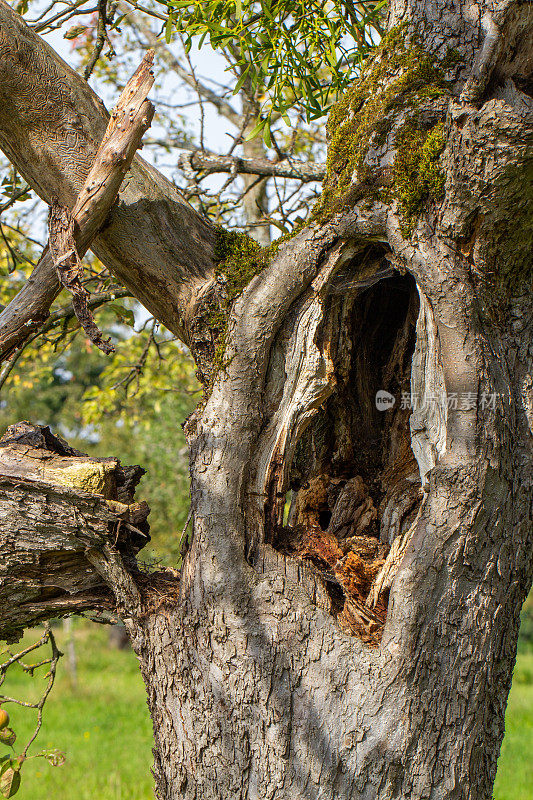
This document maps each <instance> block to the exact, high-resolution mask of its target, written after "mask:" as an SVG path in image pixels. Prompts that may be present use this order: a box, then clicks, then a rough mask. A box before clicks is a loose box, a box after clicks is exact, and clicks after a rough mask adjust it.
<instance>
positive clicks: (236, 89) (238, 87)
mask: <svg viewBox="0 0 533 800" xmlns="http://www.w3.org/2000/svg"><path fill="white" fill-rule="evenodd" d="M249 69H250V67H249V66H248V67H246V69H245V70H244V72H243V73H242V75H241V77H240V78H239V80H238V81H237V84H236V86H235V89H234V90H233V94H237V92H240V90H241V89H242V85H243V83H244V81H245V80H246V76H247V75H248V70H249Z"/></svg>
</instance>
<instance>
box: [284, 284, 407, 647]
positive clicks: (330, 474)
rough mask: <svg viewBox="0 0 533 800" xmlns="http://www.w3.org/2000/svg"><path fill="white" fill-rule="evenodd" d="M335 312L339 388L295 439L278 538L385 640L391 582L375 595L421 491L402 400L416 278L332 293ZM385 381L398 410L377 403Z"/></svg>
mask: <svg viewBox="0 0 533 800" xmlns="http://www.w3.org/2000/svg"><path fill="white" fill-rule="evenodd" d="M326 314H327V315H328V316H329V320H328V327H329V330H336V331H337V332H338V338H337V340H336V341H331V342H329V347H330V350H331V352H332V354H333V361H334V365H335V390H334V392H333V393H332V395H331V397H330V398H329V399H328V400H327V402H326V403H325V404H324V406H323V407H322V408H321V409H320V411H319V413H318V414H317V415H316V416H315V418H314V420H313V421H312V423H311V424H310V425H309V427H308V428H307V429H306V431H305V432H304V434H303V436H302V437H301V439H300V441H299V442H298V444H297V446H296V450H295V455H294V458H293V462H292V465H291V470H290V489H291V493H292V497H291V500H290V510H289V512H288V518H287V522H286V524H283V519H279V518H278V523H277V526H276V528H275V530H274V531H272V534H271V535H272V538H271V544H272V545H273V547H274V548H275V549H276V550H278V551H280V552H281V553H283V554H284V555H285V556H290V557H292V558H296V559H298V560H302V561H304V562H306V563H307V564H308V565H310V567H311V569H312V570H313V572H315V574H316V575H318V576H320V577H321V578H322V580H323V581H324V585H325V587H326V588H327V590H328V592H329V594H330V597H331V611H332V613H334V614H336V615H337V619H338V622H339V624H340V625H341V627H342V628H343V629H344V630H345V631H346V632H348V633H351V634H353V635H356V636H358V637H359V638H361V639H362V640H363V641H365V642H367V643H369V644H377V643H378V642H379V640H380V637H381V633H382V631H383V626H384V623H385V617H386V613H387V601H388V591H385V592H383V593H382V594H381V595H380V596H379V598H378V600H377V603H376V604H375V607H373V608H370V607H368V606H367V605H366V600H367V598H368V596H369V593H370V590H371V588H372V585H373V583H374V581H375V579H376V577H377V575H378V573H379V572H380V570H381V568H382V566H383V564H384V562H385V558H386V556H387V553H388V552H389V549H390V546H391V544H392V542H393V541H394V540H395V539H396V537H397V536H399V535H401V534H402V533H403V532H404V531H405V530H406V529H407V528H408V527H409V525H410V524H411V523H412V521H413V519H414V518H415V516H416V513H417V510H418V508H419V506H420V501H421V498H422V493H421V486H420V475H419V470H418V465H417V462H416V460H415V458H414V455H413V452H412V449H411V446H410V441H411V439H410V429H409V416H410V409H409V407H408V406H407V404H405V403H403V404H402V402H401V401H402V393H409V392H410V373H411V358H412V354H413V351H414V346H415V328H416V320H417V315H418V297H417V292H416V286H415V284H414V281H413V280H412V279H411V278H410V277H409V276H401V275H395V276H394V277H392V278H390V279H387V280H383V281H380V282H379V283H378V284H376V285H375V286H373V287H371V288H369V289H368V290H367V291H365V292H363V293H362V294H361V293H360V294H358V295H356V296H353V295H351V296H350V294H349V293H347V294H346V295H344V296H342V295H339V294H338V293H332V295H331V297H330V299H329V303H328V307H327V309H326ZM379 390H383V391H386V392H388V393H390V394H391V395H393V397H394V398H395V403H394V406H393V407H392V408H390V409H389V410H386V411H382V410H379V409H378V408H377V407H376V393H377V392H378V391H379ZM404 397H405V394H404ZM402 406H403V407H402Z"/></svg>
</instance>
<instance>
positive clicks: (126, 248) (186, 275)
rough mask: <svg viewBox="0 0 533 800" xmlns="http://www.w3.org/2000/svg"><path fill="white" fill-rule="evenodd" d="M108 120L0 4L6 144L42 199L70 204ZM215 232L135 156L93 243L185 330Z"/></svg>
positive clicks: (123, 278)
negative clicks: (103, 224)
mask: <svg viewBox="0 0 533 800" xmlns="http://www.w3.org/2000/svg"><path fill="white" fill-rule="evenodd" d="M21 53H23V54H24V58H21V57H20V54H21ZM108 121H109V114H108V113H107V111H106V109H105V107H104V104H103V103H102V101H101V100H100V99H99V98H98V96H97V95H96V94H95V93H94V91H93V90H92V89H91V87H90V86H89V85H88V84H87V82H86V81H85V80H84V79H83V77H82V76H81V75H78V74H77V73H76V72H74V70H73V69H71V68H70V67H69V66H68V64H66V63H65V62H64V61H63V60H62V59H61V58H60V57H59V56H58V55H57V53H55V52H54V51H53V50H52V48H51V47H50V46H49V45H48V44H47V43H46V42H45V41H44V40H43V39H41V37H40V36H38V35H37V34H36V33H35V31H34V30H31V29H30V28H29V27H28V25H27V24H26V23H25V22H24V20H23V19H22V17H21V16H20V15H19V14H17V13H16V11H14V10H13V8H11V7H10V6H9V5H8V4H7V3H6V2H5V0H0V149H1V150H3V152H4V153H5V155H6V156H7V158H8V159H9V160H10V161H11V163H12V164H13V165H14V166H15V167H16V169H17V171H18V173H19V174H20V175H22V176H23V178H24V179H25V180H26V182H27V183H28V184H29V185H30V186H31V187H32V189H34V191H36V192H37V194H38V195H39V196H40V197H41V198H42V199H43V200H44V201H45V202H47V203H48V204H50V202H51V200H52V198H53V197H56V198H57V199H58V200H59V202H60V203H61V204H62V205H63V206H66V207H68V208H70V209H73V207H74V204H75V202H76V199H77V197H78V196H79V194H80V192H81V190H82V189H83V186H84V184H85V181H86V178H87V174H88V172H89V170H90V168H91V166H92V165H93V163H94V159H95V157H96V153H97V151H98V148H99V146H100V143H101V141H102V138H103V136H104V134H105V131H106V127H107V124H108ZM216 237H217V229H216V227H215V226H214V225H213V224H212V223H210V222H209V220H208V219H207V218H206V217H205V216H202V215H201V214H200V213H198V212H197V211H195V210H194V209H193V208H192V207H191V206H190V205H189V203H187V202H186V201H185V200H184V198H183V197H182V196H181V195H180V193H179V192H178V190H177V189H176V187H175V186H174V185H173V184H172V183H171V182H170V181H169V180H167V179H166V178H165V177H164V176H163V175H161V173H160V172H158V170H157V169H156V168H155V167H153V166H152V165H150V164H147V163H146V162H145V161H143V159H142V158H141V157H140V156H139V155H136V156H135V157H134V159H133V162H132V165H131V169H130V171H129V173H128V177H127V179H126V180H125V181H124V182H123V184H122V186H121V188H120V192H119V196H118V200H117V203H115V204H114V205H113V207H112V208H111V211H110V213H109V215H108V217H107V219H106V224H105V226H104V227H102V228H101V229H100V230H99V232H98V234H97V235H96V237H95V238H94V239H93V241H92V242H91V245H90V247H91V250H92V252H93V253H94V254H95V255H96V256H98V258H99V259H100V260H101V261H102V263H103V264H105V266H106V267H107V268H108V269H109V270H110V272H111V273H112V274H113V275H114V276H115V277H116V278H117V281H118V282H119V283H120V284H121V285H123V286H125V287H126V288H127V289H129V290H130V291H131V292H132V294H133V295H134V296H135V297H137V298H138V299H139V300H140V302H141V303H142V304H143V305H144V306H145V307H146V308H147V309H148V310H149V311H150V312H151V313H152V314H153V316H155V317H156V318H157V319H158V320H159V321H160V322H162V323H163V324H164V325H165V326H166V327H167V328H168V329H169V330H170V331H172V333H174V334H175V335H176V336H184V331H185V324H186V322H187V321H188V320H189V319H191V318H193V317H194V315H195V314H196V311H197V301H198V297H200V296H202V293H203V292H204V291H205V287H206V286H208V285H210V284H211V282H212V281H213V278H214V270H215V255H214V249H215V243H216ZM37 277H39V275H37ZM55 280H56V279H55V275H54V281H55ZM53 288H54V287H52V289H51V290H50V291H51V292H52V293H53ZM27 299H28V301H31V300H32V295H31V293H30V296H29V298H27Z"/></svg>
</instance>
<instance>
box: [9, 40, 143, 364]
mask: <svg viewBox="0 0 533 800" xmlns="http://www.w3.org/2000/svg"><path fill="white" fill-rule="evenodd" d="M152 64H153V51H149V52H148V53H147V54H146V55H145V57H144V59H143V61H142V63H141V65H140V66H139V68H138V69H137V71H136V72H135V74H134V75H133V76H132V77H131V79H130V80H129V82H128V84H127V85H126V87H125V89H124V91H123V92H122V94H121V96H120V98H119V101H118V103H117V105H116V107H115V109H114V111H113V113H112V115H111V119H110V121H109V124H108V127H107V131H106V133H105V136H104V138H103V140H102V142H101V144H100V147H99V148H98V152H97V154H96V158H95V160H94V163H93V166H92V168H91V170H90V171H89V174H88V176H87V179H86V181H85V185H84V186H83V188H82V190H81V192H80V193H79V195H78V199H77V200H76V203H75V205H74V208H73V210H72V213H70V212H68V209H66V208H64V207H63V206H61V205H60V204H59V203H58V202H57V200H55V199H53V200H52V207H51V208H52V211H51V225H50V243H49V246H47V247H46V248H45V250H44V251H43V254H42V256H41V259H40V261H39V263H38V264H37V266H36V267H35V269H34V271H33V273H32V275H31V277H30V279H29V280H28V282H27V283H26V284H25V286H24V287H23V288H22V289H21V291H20V292H19V293H18V294H17V295H16V297H15V298H14V299H13V300H12V301H11V302H10V303H9V305H8V306H6V308H5V309H4V310H3V311H2V313H1V314H0V359H1V360H4V359H5V358H8V357H9V356H11V355H12V354H13V353H14V352H15V351H16V350H17V349H18V348H19V347H20V346H21V345H22V344H23V343H24V341H25V340H26V339H27V337H28V336H29V335H30V334H31V333H33V332H34V331H35V330H37V328H38V327H39V326H40V325H42V323H43V322H44V320H46V318H47V317H48V313H49V309H50V305H51V303H52V302H53V301H54V299H55V298H56V296H57V295H58V294H59V292H60V290H61V284H63V285H64V286H66V288H67V289H69V291H71V292H72V294H73V306H74V310H75V312H76V316H77V317H78V319H79V321H80V323H81V324H82V326H83V327H84V329H85V331H86V333H87V335H88V336H89V338H90V339H91V340H92V341H93V342H95V344H97V345H98V346H99V347H101V349H103V350H104V352H110V346H109V344H108V343H105V342H104V341H103V340H102V337H101V334H100V333H99V331H98V329H97V328H96V325H95V323H94V320H92V315H91V314H90V312H89V311H88V308H87V293H86V291H85V290H84V289H83V287H82V285H81V282H80V277H81V272H80V263H79V257H80V256H83V255H84V254H85V252H86V251H87V249H88V248H89V246H90V244H91V242H92V240H93V239H94V237H95V236H96V234H97V233H98V231H99V230H100V228H101V227H102V225H103V224H104V222H105V220H106V217H107V215H108V213H109V209H110V208H111V206H112V204H113V203H114V202H115V199H116V196H117V193H118V190H119V189H120V185H121V183H122V181H123V180H124V176H125V175H126V172H127V171H128V169H129V167H130V165H131V162H132V159H133V156H134V155H135V153H136V151H137V149H138V148H139V146H140V143H141V139H142V136H143V134H144V133H145V131H146V130H147V129H148V128H149V126H150V124H151V121H152V118H153V115H154V108H153V106H152V104H151V103H150V102H149V101H148V100H147V99H146V96H147V94H148V92H149V91H150V89H151V87H152V85H153V82H154V77H153V73H152V69H151V68H152Z"/></svg>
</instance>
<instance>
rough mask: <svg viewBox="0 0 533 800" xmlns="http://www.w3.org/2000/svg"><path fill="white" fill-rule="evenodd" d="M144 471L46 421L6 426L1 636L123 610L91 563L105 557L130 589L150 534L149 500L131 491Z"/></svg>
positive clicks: (0, 481)
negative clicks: (70, 439)
mask: <svg viewBox="0 0 533 800" xmlns="http://www.w3.org/2000/svg"><path fill="white" fill-rule="evenodd" d="M142 473H143V470H142V469H140V467H122V466H121V465H120V462H119V461H118V459H116V458H91V457H89V456H86V455H84V454H83V453H79V452H78V451H76V450H73V449H72V448H71V447H69V446H68V445H67V444H66V442H64V441H63V440H61V439H59V438H58V437H56V436H54V435H53V434H52V433H51V432H50V430H49V428H46V427H39V426H32V425H30V424H29V423H19V424H18V425H13V426H11V427H10V428H8V430H7V431H6V434H5V435H4V436H3V437H2V439H1V440H0V516H1V518H2V520H3V525H2V529H1V530H0V638H2V639H8V640H9V639H13V638H16V637H17V636H18V635H20V632H21V630H22V629H23V628H25V627H29V626H31V625H35V624H36V623H38V622H40V621H42V620H45V619H49V618H50V617H53V616H61V615H63V614H70V613H77V612H81V611H85V610H101V611H108V612H112V613H114V612H115V611H117V610H118V611H119V613H120V611H122V610H124V611H126V606H127V602H126V601H124V599H123V598H122V597H119V596H118V590H117V594H116V593H115V592H114V591H112V589H111V587H110V585H109V582H108V581H106V579H105V576H104V577H102V570H101V569H98V568H96V567H95V566H94V562H95V561H97V562H99V560H102V561H104V562H105V563H107V562H108V561H109V560H110V559H111V561H112V563H113V569H114V575H115V577H116V574H118V573H119V572H120V573H121V575H122V578H121V585H122V584H127V585H128V586H130V593H131V592H133V593H134V588H133V589H132V588H131V587H132V586H133V587H134V584H133V578H132V577H131V573H135V570H136V567H135V555H136V553H137V552H138V550H139V549H141V548H142V547H144V545H145V544H146V543H147V542H148V541H149V538H150V537H149V535H148V530H149V529H148V524H147V522H146V518H147V515H148V511H149V509H148V506H147V504H146V503H142V502H141V503H135V502H134V498H133V493H134V490H135V485H136V483H137V482H138V480H139V479H140V477H141V475H142ZM122 573H123V574H122ZM126 600H127V598H126ZM118 606H121V608H118Z"/></svg>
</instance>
